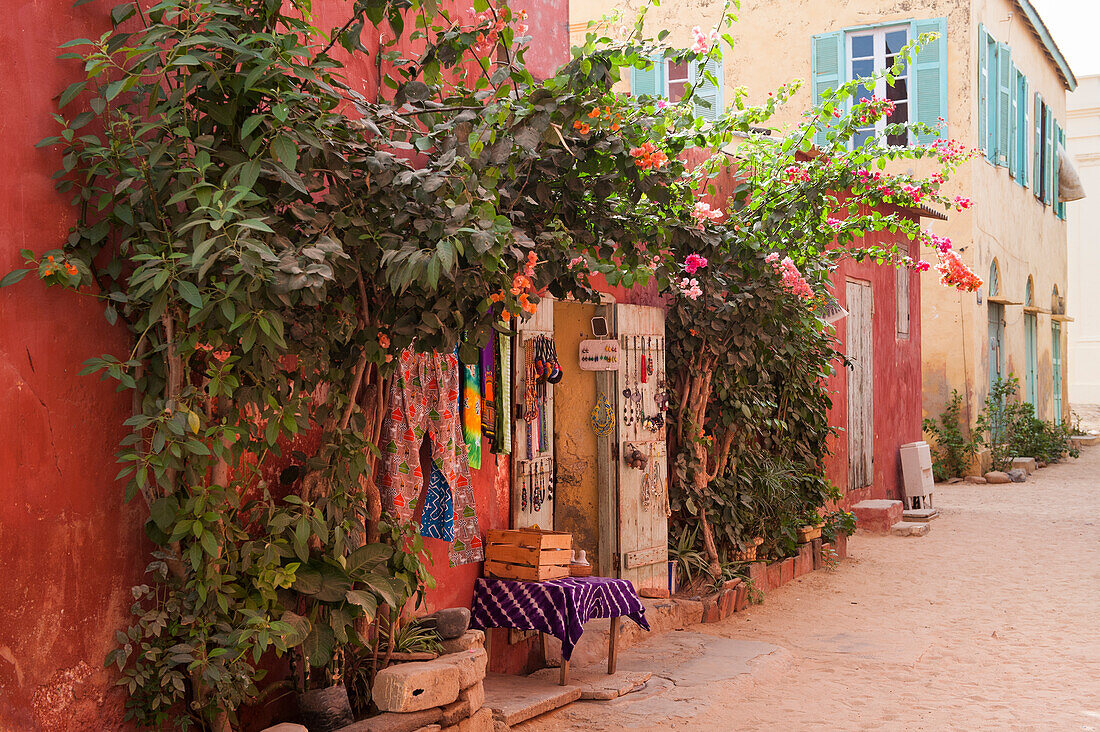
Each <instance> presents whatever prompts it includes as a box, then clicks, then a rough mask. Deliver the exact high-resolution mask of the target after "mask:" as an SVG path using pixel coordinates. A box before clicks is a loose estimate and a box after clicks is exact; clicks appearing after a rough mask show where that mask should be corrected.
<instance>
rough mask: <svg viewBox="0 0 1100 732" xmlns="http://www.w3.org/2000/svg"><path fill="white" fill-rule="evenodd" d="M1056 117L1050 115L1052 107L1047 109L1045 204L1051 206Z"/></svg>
mask: <svg viewBox="0 0 1100 732" xmlns="http://www.w3.org/2000/svg"><path fill="white" fill-rule="evenodd" d="M1053 157H1054V115H1052V114H1051V113H1050V107H1047V108H1046V114H1045V115H1044V119H1043V203H1046V204H1049V203H1051V202H1052V201H1053V200H1054V197H1053V196H1052V195H1051V194H1052V193H1053V189H1054V181H1053V178H1054V176H1053V175H1051V173H1052V172H1053V171H1054V161H1053V159H1052V158H1053Z"/></svg>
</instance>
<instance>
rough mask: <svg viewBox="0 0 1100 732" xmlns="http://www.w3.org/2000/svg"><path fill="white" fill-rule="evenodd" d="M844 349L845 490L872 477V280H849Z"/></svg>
mask: <svg viewBox="0 0 1100 732" xmlns="http://www.w3.org/2000/svg"><path fill="white" fill-rule="evenodd" d="M846 297H847V302H846V304H845V308H846V309H847V310H848V322H847V326H846V329H847V343H846V353H847V356H848V358H849V360H850V361H851V364H852V366H851V368H850V370H849V371H848V490H855V489H856V488H863V487H865V486H868V485H871V483H872V481H873V480H874V408H873V405H874V359H873V349H872V330H871V314H872V299H871V284H870V283H869V282H859V281H849V282H848V283H847V289H846Z"/></svg>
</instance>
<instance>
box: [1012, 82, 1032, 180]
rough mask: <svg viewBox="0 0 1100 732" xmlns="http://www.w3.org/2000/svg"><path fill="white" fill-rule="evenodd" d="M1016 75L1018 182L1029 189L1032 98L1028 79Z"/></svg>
mask: <svg viewBox="0 0 1100 732" xmlns="http://www.w3.org/2000/svg"><path fill="white" fill-rule="evenodd" d="M1016 74H1017V80H1016V85H1017V90H1016V105H1017V106H1018V108H1019V109H1018V111H1017V118H1016V147H1017V150H1016V182H1017V183H1019V184H1020V185H1022V186H1023V187H1024V188H1027V168H1028V159H1027V139H1028V137H1030V136H1031V128H1030V127H1029V126H1028V116H1027V109H1028V107H1029V106H1030V105H1029V103H1028V102H1029V100H1030V99H1031V97H1030V96H1029V95H1028V84H1027V77H1026V76H1024V75H1023V74H1022V73H1020V72H1019V71H1017V72H1016Z"/></svg>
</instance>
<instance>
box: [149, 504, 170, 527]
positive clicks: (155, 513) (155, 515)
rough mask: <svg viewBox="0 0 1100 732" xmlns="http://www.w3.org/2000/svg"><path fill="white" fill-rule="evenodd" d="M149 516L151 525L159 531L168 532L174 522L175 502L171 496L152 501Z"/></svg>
mask: <svg viewBox="0 0 1100 732" xmlns="http://www.w3.org/2000/svg"><path fill="white" fill-rule="evenodd" d="M149 516H150V517H151V518H152V519H153V523H155V524H156V525H157V528H158V529H160V530H161V531H168V529H169V528H171V526H172V523H173V522H174V521H175V520H176V501H175V499H174V498H172V497H171V496H164V497H163V498H158V499H157V500H155V501H153V503H152V504H151V505H150V506H149Z"/></svg>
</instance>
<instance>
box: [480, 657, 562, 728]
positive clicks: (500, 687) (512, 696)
mask: <svg viewBox="0 0 1100 732" xmlns="http://www.w3.org/2000/svg"><path fill="white" fill-rule="evenodd" d="M554 675H555V677H556V675H557V671H554ZM580 698H581V688H580V687H579V686H572V685H570V686H559V685H558V684H557V682H556V681H553V682H550V681H547V680H546V679H544V678H540V677H536V676H534V675H532V676H512V675H510V674H489V675H488V676H486V677H485V706H487V707H488V708H489V709H491V710H493V718H494V719H498V720H500V721H502V722H504V723H505V724H506V725H508V726H509V727H513V726H515V725H517V724H519V723H520V722H526V721H527V720H528V719H532V718H534V717H537V716H538V715H540V714H545V713H547V712H552V711H554V710H555V709H558V708H560V707H564V706H565V705H566V704H570V703H572V702H575V701H577V700H578V699H580Z"/></svg>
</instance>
